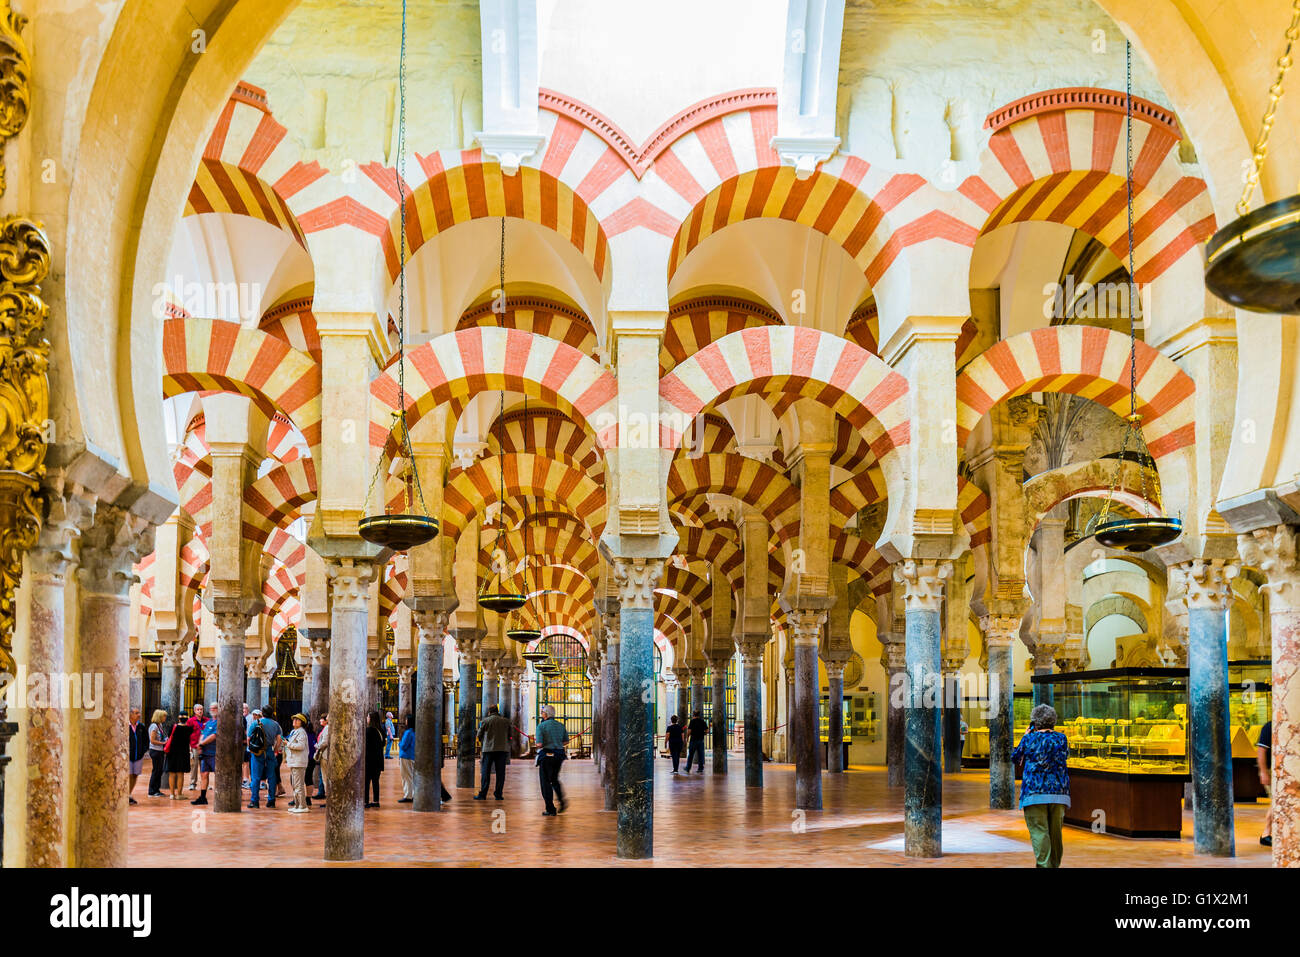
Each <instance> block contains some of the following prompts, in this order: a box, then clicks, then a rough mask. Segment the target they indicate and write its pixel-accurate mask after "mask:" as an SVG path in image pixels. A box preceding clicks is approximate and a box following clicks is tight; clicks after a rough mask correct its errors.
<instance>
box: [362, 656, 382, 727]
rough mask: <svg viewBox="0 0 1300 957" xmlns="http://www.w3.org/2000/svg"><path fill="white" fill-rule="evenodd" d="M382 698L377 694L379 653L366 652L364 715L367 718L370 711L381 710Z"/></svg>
mask: <svg viewBox="0 0 1300 957" xmlns="http://www.w3.org/2000/svg"><path fill="white" fill-rule="evenodd" d="M381 702H382V699H381V698H380V695H379V655H377V654H376V655H372V654H370V653H369V652H367V653H366V701H365V705H366V709H365V710H366V717H365V720H369V716H370V713H371V712H372V711H381V710H382V709H381V708H380V707H379V706H380V704H381Z"/></svg>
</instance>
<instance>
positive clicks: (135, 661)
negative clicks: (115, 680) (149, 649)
mask: <svg viewBox="0 0 1300 957" xmlns="http://www.w3.org/2000/svg"><path fill="white" fill-rule="evenodd" d="M128 668H129V669H130V675H131V680H132V681H139V680H140V679H142V678H143V677H144V659H143V658H141V657H140V656H139V655H136V654H133V655H131V660H130V662H129V663H128Z"/></svg>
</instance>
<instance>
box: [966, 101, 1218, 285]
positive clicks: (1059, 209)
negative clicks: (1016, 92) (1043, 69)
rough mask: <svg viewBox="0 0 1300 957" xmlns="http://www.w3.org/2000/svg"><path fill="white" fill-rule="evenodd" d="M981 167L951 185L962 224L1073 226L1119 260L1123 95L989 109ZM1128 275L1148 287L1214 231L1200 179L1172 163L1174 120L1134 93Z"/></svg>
mask: <svg viewBox="0 0 1300 957" xmlns="http://www.w3.org/2000/svg"><path fill="white" fill-rule="evenodd" d="M985 125H986V127H992V128H993V130H994V132H993V134H992V136H991V137H990V139H989V148H988V151H987V152H986V153H985V154H984V157H983V160H984V161H983V163H982V164H981V167H980V172H979V174H978V175H976V176H972V177H970V178H968V179H967V180H966V181H965V182H963V183H962V184H961V186H960V187H959V190H958V191H959V193H960V194H961V195H962V196H964V197H965V198H966V199H967V200H969V201H970V203H971V204H973V206H974V207H976V208H970V207H966V208H965V214H966V220H967V222H968V223H969V224H971V225H975V226H978V227H979V231H980V232H988V231H989V230H992V229H996V228H997V227H999V226H1002V225H1006V224H1007V223H1015V222H1025V221H1028V220H1040V221H1047V222H1055V223H1062V224H1064V225H1067V226H1071V227H1074V228H1076V229H1080V230H1082V231H1083V232H1085V233H1087V234H1089V235H1090V236H1093V237H1095V238H1096V239H1098V240H1099V241H1101V242H1102V243H1104V244H1105V245H1106V246H1107V247H1109V248H1110V250H1111V251H1112V252H1113V253H1114V254H1115V255H1116V256H1118V257H1119V258H1120V260H1121V261H1123V260H1124V259H1125V258H1126V257H1127V254H1128V238H1127V212H1126V186H1125V182H1126V160H1127V143H1126V139H1125V133H1124V126H1125V98H1124V94H1123V93H1122V92H1117V91H1114V90H1102V89H1091V88H1071V89H1065V90H1047V91H1044V92H1041V93H1036V94H1034V95H1032V96H1029V97H1025V98H1023V99H1022V100H1018V101H1016V102H1015V103H1011V104H1008V106H1006V107H1004V108H1002V109H1001V110H998V111H995V112H994V113H992V114H990V116H989V118H988V120H987V121H986V124H985ZM1132 130H1133V181H1134V196H1133V200H1134V224H1133V228H1134V237H1133V239H1134V259H1135V263H1136V274H1135V277H1134V278H1135V279H1136V281H1137V282H1139V283H1148V282H1150V281H1152V280H1153V279H1156V278H1157V277H1159V276H1160V275H1161V274H1162V273H1163V272H1165V271H1166V270H1167V269H1168V268H1169V267H1170V266H1171V265H1173V264H1174V263H1175V262H1177V261H1178V260H1179V259H1180V258H1181V257H1182V256H1184V255H1185V254H1187V253H1189V252H1191V251H1192V250H1193V249H1194V248H1195V247H1196V246H1198V245H1199V244H1200V243H1201V242H1203V241H1204V240H1205V239H1207V238H1208V237H1209V236H1210V235H1211V234H1213V232H1214V229H1215V219H1214V211H1213V206H1212V204H1211V201H1210V196H1209V192H1208V189H1207V187H1206V184H1205V181H1204V180H1203V179H1202V178H1200V177H1199V176H1194V175H1189V174H1188V173H1186V172H1185V170H1184V167H1183V165H1182V164H1181V163H1180V162H1179V160H1178V142H1179V129H1178V123H1177V120H1176V118H1175V117H1174V116H1173V115H1172V114H1171V113H1170V112H1169V111H1167V110H1165V109H1163V108H1162V107H1160V106H1158V105H1156V104H1154V103H1151V102H1149V101H1147V100H1142V99H1140V98H1135V100H1134V122H1133V127H1132Z"/></svg>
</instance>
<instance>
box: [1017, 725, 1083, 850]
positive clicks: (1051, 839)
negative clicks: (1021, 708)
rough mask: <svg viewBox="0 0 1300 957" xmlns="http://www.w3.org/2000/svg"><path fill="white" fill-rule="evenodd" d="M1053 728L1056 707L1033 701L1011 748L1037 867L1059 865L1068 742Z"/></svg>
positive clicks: (1066, 795) (1066, 797)
mask: <svg viewBox="0 0 1300 957" xmlns="http://www.w3.org/2000/svg"><path fill="white" fill-rule="evenodd" d="M1055 729H1056V709H1055V708H1053V707H1052V706H1051V705H1050V704H1040V705H1037V706H1036V707H1035V708H1034V710H1033V711H1032V712H1030V714H1029V730H1028V731H1026V732H1025V736H1024V737H1023V738H1021V739H1020V743H1019V744H1018V745H1016V749H1015V750H1014V751H1013V752H1011V760H1012V761H1015V762H1023V763H1024V768H1023V771H1022V772H1021V783H1020V808H1021V810H1022V811H1024V814H1025V825H1026V826H1027V827H1028V828H1029V839H1030V841H1031V842H1032V843H1033V845H1034V858H1035V859H1036V861H1037V864H1038V866H1039V867H1060V866H1061V853H1062V851H1063V850H1064V847H1063V844H1062V840H1061V830H1062V825H1063V824H1064V823H1065V809H1066V808H1067V807H1069V806H1070V775H1069V772H1068V771H1067V770H1066V766H1065V762H1066V759H1067V758H1068V757H1069V754H1070V745H1069V742H1068V741H1067V740H1066V737H1065V735H1064V734H1062V733H1061V732H1060V731H1057V730H1055Z"/></svg>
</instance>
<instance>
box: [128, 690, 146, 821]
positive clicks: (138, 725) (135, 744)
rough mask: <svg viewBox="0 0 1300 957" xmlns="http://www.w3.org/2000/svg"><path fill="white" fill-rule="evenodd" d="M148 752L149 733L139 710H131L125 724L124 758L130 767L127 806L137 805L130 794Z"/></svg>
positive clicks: (142, 768) (133, 789)
mask: <svg viewBox="0 0 1300 957" xmlns="http://www.w3.org/2000/svg"><path fill="white" fill-rule="evenodd" d="M148 751H149V731H148V730H147V729H146V728H145V726H144V722H143V721H141V720H140V709H139V708H132V709H131V714H130V715H129V716H128V718H127V723H126V756H127V760H128V761H130V765H131V766H130V772H129V773H130V775H131V779H130V781H129V782H128V783H127V788H126V801H127V803H128V804H136V803H138V802H137V801H136V799H135V797H134V795H133V794H132V792H133V791H135V782H136V781H137V780H138V779H139V777H140V772H141V771H143V770H144V756H145V754H147V753H148Z"/></svg>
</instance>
